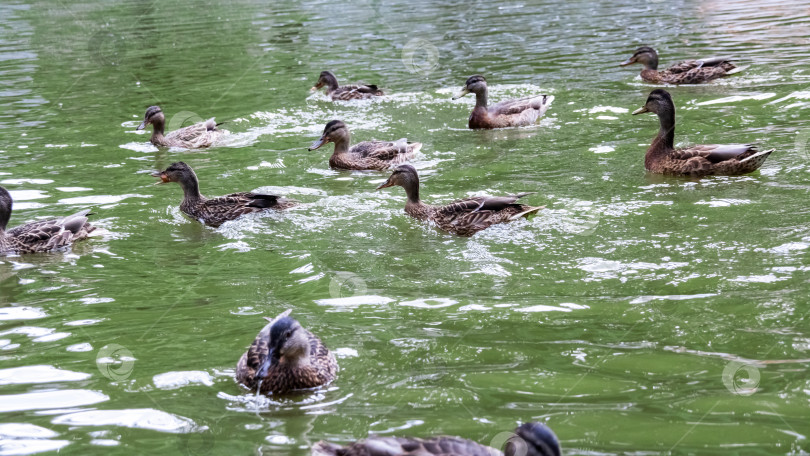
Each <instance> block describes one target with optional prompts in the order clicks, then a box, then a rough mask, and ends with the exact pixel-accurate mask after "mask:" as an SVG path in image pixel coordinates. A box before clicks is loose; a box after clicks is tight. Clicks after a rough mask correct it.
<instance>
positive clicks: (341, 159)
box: [308, 120, 422, 171]
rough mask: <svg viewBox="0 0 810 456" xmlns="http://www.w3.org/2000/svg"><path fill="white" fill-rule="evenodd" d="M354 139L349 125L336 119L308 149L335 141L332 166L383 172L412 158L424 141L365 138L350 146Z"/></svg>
mask: <svg viewBox="0 0 810 456" xmlns="http://www.w3.org/2000/svg"><path fill="white" fill-rule="evenodd" d="M350 140H351V135H350V134H349V127H347V126H346V124H345V123H343V122H341V121H339V120H333V121H331V122H329V123H328V124H326V127H325V128H324V129H323V135H321V138H320V139H318V140H317V141H315V142H314V143H312V145H311V146H309V149H308V150H315V149H318V148H319V147H321V146H323V145H324V144H326V143H330V142H331V143H335V151H334V152H333V153H332V156H331V157H329V166H331V167H332V168H337V169H359V170H363V169H376V170H380V171H382V170H386V169H388V168H390V167H391V166H392V165H396V164H399V163H403V162H406V161H408V159H410V158H411V157H413V155H414V154H415V153H417V152H419V149H421V148H422V143H418V142H408V140H407V139H405V138H402V139H398V140H396V141H363V142H361V143H359V144H355V145H354V146H351V147H349V142H350Z"/></svg>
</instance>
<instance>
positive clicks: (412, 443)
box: [312, 422, 561, 456]
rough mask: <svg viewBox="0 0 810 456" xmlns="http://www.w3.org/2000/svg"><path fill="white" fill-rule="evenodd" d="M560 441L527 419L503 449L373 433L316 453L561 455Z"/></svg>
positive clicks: (326, 446)
mask: <svg viewBox="0 0 810 456" xmlns="http://www.w3.org/2000/svg"><path fill="white" fill-rule="evenodd" d="M560 454H561V450H560V441H559V439H557V436H556V435H555V434H554V431H552V430H551V429H550V428H549V427H548V426H546V425H545V424H543V423H537V422H533V423H525V424H522V425H520V426H518V428H517V429H515V433H514V434H513V435H512V436H511V437H510V438H509V439H507V440H506V443H505V445H504V450H503V453H501V452H500V451H498V450H496V449H495V448H491V447H488V446H485V445H482V444H480V443H476V442H473V441H472V440H467V439H462V438H460V437H447V436H439V437H430V438H427V439H420V438H416V437H383V436H373V437H369V438H367V439H364V440H360V441H359V442H354V443H351V444H349V445H346V446H345V447H344V446H340V445H335V444H333V443H329V442H325V441H320V442H318V443H316V444H315V445H314V446H313V447H312V456H462V455H463V456H560Z"/></svg>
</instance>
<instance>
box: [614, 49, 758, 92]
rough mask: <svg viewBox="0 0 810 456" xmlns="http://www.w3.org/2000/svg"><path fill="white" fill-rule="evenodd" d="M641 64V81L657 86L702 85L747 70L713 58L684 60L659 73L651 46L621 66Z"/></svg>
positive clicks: (639, 51)
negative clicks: (663, 84)
mask: <svg viewBox="0 0 810 456" xmlns="http://www.w3.org/2000/svg"><path fill="white" fill-rule="evenodd" d="M634 63H640V64H642V65H644V69H643V70H641V79H643V80H645V81H647V82H652V83H656V84H660V83H666V84H702V83H704V82H709V81H711V80H713V79H717V78H721V77H723V76H729V75H732V74H734V73H739V72H740V71H742V70H744V69H745V68H738V67H737V66H735V65H734V64H733V63H731V59H729V58H725V57H712V58H708V59H700V60H684V61H683V62H680V63H676V64H675V65H672V66H671V67H669V68H667V69H666V70H663V71H658V53H657V52H655V49H653V48H651V47H649V46H641V47H640V48H638V49H636V52H635V53H634V54H633V55H632V56H631V57H630V58H629V59H627V60H625V61H624V62H622V63H620V64H619V65H621V66H627V65H632V64H634Z"/></svg>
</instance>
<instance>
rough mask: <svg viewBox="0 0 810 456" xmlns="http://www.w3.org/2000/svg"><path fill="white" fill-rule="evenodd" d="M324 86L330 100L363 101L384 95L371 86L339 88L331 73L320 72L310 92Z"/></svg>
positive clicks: (357, 85)
mask: <svg viewBox="0 0 810 456" xmlns="http://www.w3.org/2000/svg"><path fill="white" fill-rule="evenodd" d="M324 86H326V96H328V97H329V98H331V99H332V100H365V99H368V98H374V97H381V96H383V95H385V94H384V93H383V91H382V90H380V89H378V88H377V86H376V85H373V84H351V85H345V86H340V85H338V81H337V78H336V77H335V75H334V73H332V72H331V71H322V72H321V75H320V76H318V82H316V83H315V86H314V87H312V88H311V89H310V91H312V92H315V91H316V90H318V89H320V88H321V87H324Z"/></svg>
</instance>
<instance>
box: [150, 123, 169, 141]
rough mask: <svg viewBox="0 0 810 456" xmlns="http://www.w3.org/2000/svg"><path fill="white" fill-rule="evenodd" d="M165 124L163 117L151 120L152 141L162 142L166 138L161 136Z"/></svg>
mask: <svg viewBox="0 0 810 456" xmlns="http://www.w3.org/2000/svg"><path fill="white" fill-rule="evenodd" d="M164 128H165V124H164V123H163V119H156V120H154V121H152V143H159V144H162V143H164V142H165V140H166V138H165V137H164V136H163V132H164Z"/></svg>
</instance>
